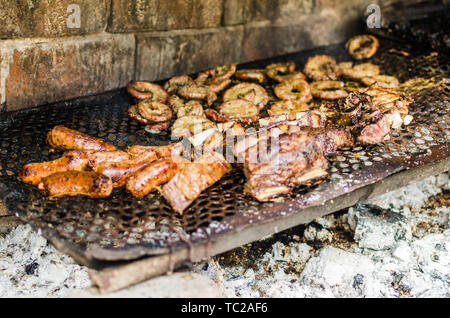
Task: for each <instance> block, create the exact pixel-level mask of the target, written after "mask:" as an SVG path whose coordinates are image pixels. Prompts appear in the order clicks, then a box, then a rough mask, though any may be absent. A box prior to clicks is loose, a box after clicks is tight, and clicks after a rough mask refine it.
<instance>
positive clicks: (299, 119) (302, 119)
mask: <svg viewBox="0 0 450 318" xmlns="http://www.w3.org/2000/svg"><path fill="white" fill-rule="evenodd" d="M259 124H260V127H261V128H267V129H268V128H271V127H275V126H278V125H282V124H288V125H292V126H302V127H323V126H324V125H325V121H324V120H323V118H322V116H320V114H319V113H317V112H316V111H314V110H307V111H304V112H298V113H296V118H295V119H294V120H290V119H289V116H288V115H287V114H282V115H276V116H273V117H266V118H262V119H260V120H259Z"/></svg>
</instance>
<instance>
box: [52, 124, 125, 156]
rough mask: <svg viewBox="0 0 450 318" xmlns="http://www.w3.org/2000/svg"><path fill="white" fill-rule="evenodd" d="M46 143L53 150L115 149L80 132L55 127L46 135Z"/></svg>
mask: <svg viewBox="0 0 450 318" xmlns="http://www.w3.org/2000/svg"><path fill="white" fill-rule="evenodd" d="M47 143H48V144H49V145H50V146H52V147H53V148H57V149H62V150H96V151H115V150H117V148H116V147H114V146H113V145H111V144H109V143H107V142H106V141H104V140H101V139H99V138H94V137H91V136H89V135H86V134H84V133H82V132H79V131H76V130H73V129H70V128H67V127H64V126H55V127H53V129H52V130H51V131H50V132H49V133H48V134H47Z"/></svg>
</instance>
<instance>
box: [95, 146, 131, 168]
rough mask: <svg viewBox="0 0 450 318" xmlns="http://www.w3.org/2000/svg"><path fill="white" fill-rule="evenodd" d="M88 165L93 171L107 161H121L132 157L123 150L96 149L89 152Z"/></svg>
mask: <svg viewBox="0 0 450 318" xmlns="http://www.w3.org/2000/svg"><path fill="white" fill-rule="evenodd" d="M87 158H88V165H87V167H88V168H89V169H90V170H92V171H97V169H98V167H99V166H100V165H101V164H103V163H105V162H121V161H127V160H129V159H130V155H129V154H128V153H126V152H125V151H122V150H116V151H96V152H91V153H87Z"/></svg>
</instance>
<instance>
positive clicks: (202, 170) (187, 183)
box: [162, 152, 231, 214]
mask: <svg viewBox="0 0 450 318" xmlns="http://www.w3.org/2000/svg"><path fill="white" fill-rule="evenodd" d="M230 168H231V167H230V165H229V164H228V163H227V162H226V160H225V158H224V157H223V156H222V155H220V154H218V153H216V152H210V153H207V154H204V155H203V156H202V157H201V158H200V159H199V160H198V161H195V162H192V163H188V164H187V165H186V166H185V167H184V168H183V169H181V170H180V171H179V172H178V173H177V174H176V175H175V177H173V178H172V180H170V181H169V182H168V183H167V184H166V185H165V186H164V187H163V190H162V195H163V197H164V198H165V199H166V200H167V201H168V202H169V203H170V205H171V206H172V208H173V209H174V210H175V211H177V212H178V213H180V214H181V213H183V211H184V210H185V209H186V208H187V207H188V206H189V205H190V204H191V203H192V202H193V201H194V200H195V199H196V198H197V197H198V196H199V195H200V193H201V192H202V191H203V190H205V189H206V188H208V187H210V186H211V185H213V184H214V183H215V182H217V181H218V180H219V179H220V178H222V177H223V175H224V174H225V173H227V172H228V171H229V170H230Z"/></svg>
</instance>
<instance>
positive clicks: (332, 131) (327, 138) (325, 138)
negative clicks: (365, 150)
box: [288, 126, 354, 156]
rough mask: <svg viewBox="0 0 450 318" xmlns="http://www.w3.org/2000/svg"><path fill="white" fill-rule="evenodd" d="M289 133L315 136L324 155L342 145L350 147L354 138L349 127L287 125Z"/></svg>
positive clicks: (332, 152)
mask: <svg viewBox="0 0 450 318" xmlns="http://www.w3.org/2000/svg"><path fill="white" fill-rule="evenodd" d="M288 132H289V133H300V132H304V133H307V134H308V135H310V136H313V137H315V138H317V139H318V140H319V141H320V143H321V147H322V151H323V153H324V155H325V156H328V155H331V154H334V153H335V152H336V151H337V150H338V149H340V148H343V147H352V146H353V145H354V139H353V136H352V134H351V132H350V129H348V128H343V127H326V128H324V127H320V128H313V127H299V126H289V130H288Z"/></svg>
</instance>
